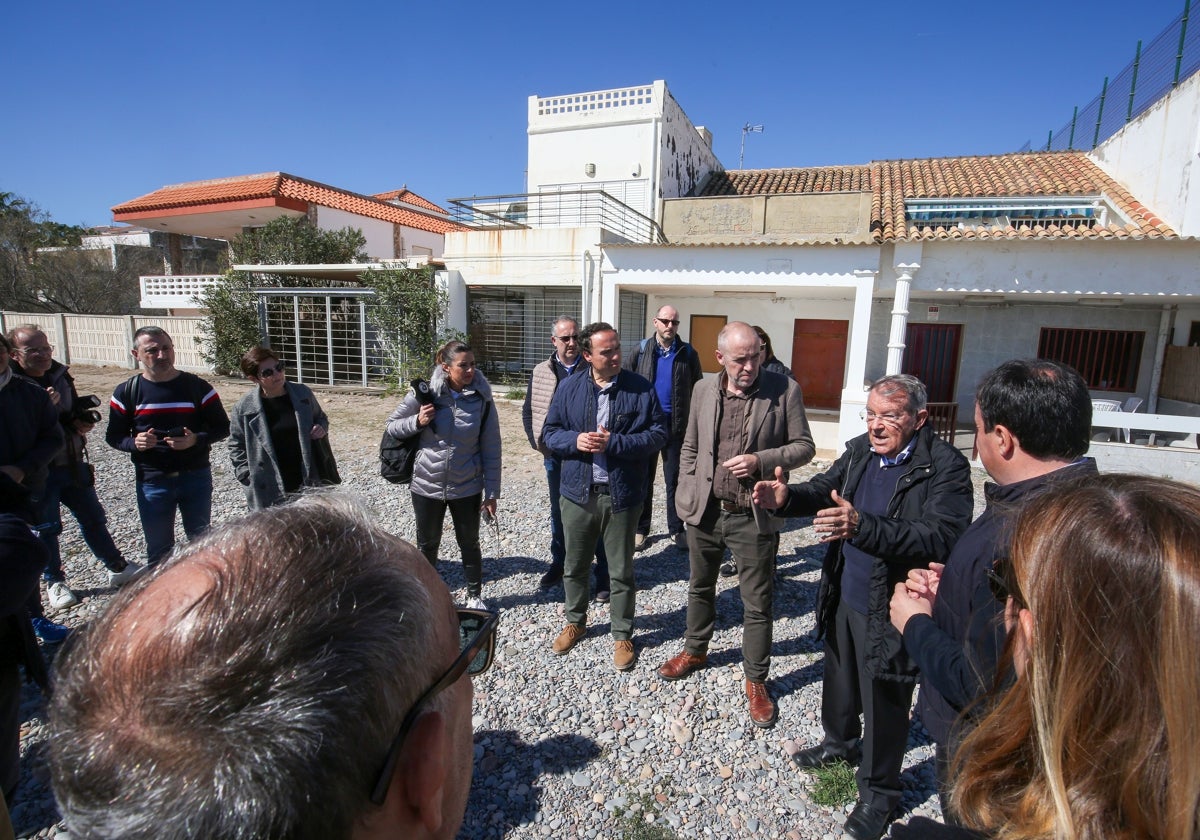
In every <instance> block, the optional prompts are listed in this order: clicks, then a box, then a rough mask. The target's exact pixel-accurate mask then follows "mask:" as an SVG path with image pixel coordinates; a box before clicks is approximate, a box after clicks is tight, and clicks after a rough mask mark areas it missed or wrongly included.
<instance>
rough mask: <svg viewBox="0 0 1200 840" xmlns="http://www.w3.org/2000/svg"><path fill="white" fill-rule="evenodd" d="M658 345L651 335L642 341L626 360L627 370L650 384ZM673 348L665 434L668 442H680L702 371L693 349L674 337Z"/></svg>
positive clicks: (652, 378)
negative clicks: (669, 418)
mask: <svg viewBox="0 0 1200 840" xmlns="http://www.w3.org/2000/svg"><path fill="white" fill-rule="evenodd" d="M657 342H658V339H656V338H655V337H654V336H650V337H649V338H647V339H644V340H642V341H641V342H640V343H639V344H638V348H637V349H636V350H634V351H633V352H632V353H630V354H629V358H627V359H626V360H625V369H626V370H632V371H634V372H635V373H640V374H641V375H642V376H644V377H645V378H646V379H648V380H650V384H651V385H653V384H654V377H655V376H657V375H658V353H656V352H655V350H654V348H655V347H656V346H657ZM675 349H676V352H675V356H674V358H672V359H671V428H669V429H667V432H668V434H670V436H671V440H683V436H684V434H685V433H686V432H687V421H688V413H689V412H690V410H691V406H692V389H693V388H695V387H696V383H697V382H699V381H700V380H701V379H703V378H704V371H703V370H701V368H700V357H699V356H698V355H697V354H696V348H694V347H692V345H690V344H688V343H687V342H686V341H684V340H683V339H682V338H680V337H679V336H675Z"/></svg>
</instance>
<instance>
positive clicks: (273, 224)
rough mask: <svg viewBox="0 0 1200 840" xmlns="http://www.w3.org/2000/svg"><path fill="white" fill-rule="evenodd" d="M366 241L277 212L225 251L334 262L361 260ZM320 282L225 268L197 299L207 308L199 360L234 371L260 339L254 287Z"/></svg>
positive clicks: (253, 258) (290, 261)
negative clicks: (245, 354) (322, 228)
mask: <svg viewBox="0 0 1200 840" xmlns="http://www.w3.org/2000/svg"><path fill="white" fill-rule="evenodd" d="M366 243H367V240H366V237H365V236H363V234H362V231H360V230H358V229H356V228H342V229H341V230H321V229H320V228H318V227H316V226H315V225H314V224H312V223H311V222H309V221H308V219H306V218H304V217H298V218H292V217H290V216H282V217H280V218H278V219H275V220H273V221H270V222H268V223H267V224H265V225H263V226H262V227H260V228H252V229H250V230H247V231H246V232H245V233H243V234H242V235H241V236H236V237H234V238H233V239H231V240H230V241H229V252H230V260H231V262H233V263H234V264H244V265H317V264H323V263H329V264H339V263H349V262H354V261H356V260H360V259H365V257H366V254H365V253H364V252H363V246H364V245H366ZM324 285H326V282H325V281H324V280H315V279H313V278H311V277H301V276H297V275H287V274H284V275H275V274H251V273H249V272H244V271H234V270H232V269H230V270H229V271H226V272H225V274H224V276H223V277H222V278H221V280H219V281H218V282H217V283H216V284H215V285H213V286H210V287H209V288H208V289H206V290H205V291H204V292H203V293H202V294H201V295H200V303H201V304H202V305H203V306H204V308H205V309H207V310H208V315H207V316H206V317H205V319H204V328H203V335H202V336H201V339H200V346H201V353H202V354H203V356H204V360H205V361H206V362H208V363H209V364H210V365H212V366H213V369H214V370H215V371H217V372H218V373H234V374H236V373H237V372H238V362H239V361H240V360H241V358H242V354H243V353H245V352H246V350H247V349H248V348H250V347H253V346H254V345H255V344H259V343H260V342H262V340H263V336H262V332H261V329H260V326H259V321H258V298H257V296H256V295H255V293H254V290H255V289H257V288H264V287H268V288H271V287H275V288H278V287H291V288H313V287H319V286H324Z"/></svg>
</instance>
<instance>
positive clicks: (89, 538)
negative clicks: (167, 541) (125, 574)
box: [33, 464, 126, 582]
mask: <svg viewBox="0 0 1200 840" xmlns="http://www.w3.org/2000/svg"><path fill="white" fill-rule="evenodd" d="M80 466H81V467H82V466H84V465H82V464H81V465H80ZM75 477H76V472H75V469H74V468H73V467H69V466H66V467H51V468H50V475H49V476H48V477H47V479H46V488H45V490H43V491H42V493H41V494H40V495H39V497H38V498H37V499H36V500H35V501H34V507H35V508H36V510H35V513H34V522H35V524H34V526H33V527H34V529H35V530H36V531H37V532H38V538H39V539H40V540H41V541H42V544H43V545H44V546H46V548H47V549H48V550H49V551H50V562H49V563H47V564H46V574H45V578H46V580H47V581H48V582H50V581H56V580H65V579H66V576H65V575H64V574H63V567H62V555H61V554H60V553H59V548H58V537H59V535H60V534H61V533H62V529H63V524H62V510H61V507H60V506H61V505H65V506H66V508H67V510H69V511H71V513H72V514H74V515H75V520H76V521H77V522H78V523H79V531H80V533H82V534H83V541H84V542H85V543H87V547H88V548H90V549H91V550H92V554H94V555H96V557H97V558H99V560H100V562H101V563H103V564H104V565H105V566H106V567H107V568H108V569H109V571H113V572H119V571H121V570H122V569H124V568H125V565H126V564H125V558H124V557H122V556H121V549H119V548H117V545H116V543H114V542H113V538H112V535H111V534H110V533H108V517H107V516H106V515H105V513H104V506H103V505H101V504H100V499H99V498H97V497H96V488H95V487H92V486H91V485H86V484H79V483H77V482H76V481H75Z"/></svg>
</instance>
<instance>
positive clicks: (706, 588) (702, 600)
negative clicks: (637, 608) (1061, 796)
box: [658, 321, 815, 728]
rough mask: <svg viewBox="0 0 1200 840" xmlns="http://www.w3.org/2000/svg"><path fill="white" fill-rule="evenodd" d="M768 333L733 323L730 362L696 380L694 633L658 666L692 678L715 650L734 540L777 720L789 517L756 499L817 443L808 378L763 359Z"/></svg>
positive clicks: (688, 461)
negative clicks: (777, 616) (782, 563)
mask: <svg viewBox="0 0 1200 840" xmlns="http://www.w3.org/2000/svg"><path fill="white" fill-rule="evenodd" d="M761 344H762V342H761V340H760V339H759V337H758V333H756V332H755V331H754V328H753V327H751V326H750V325H749V324H745V323H743V322H741V321H734V322H732V323H730V324H726V326H725V328H724V329H723V330H721V333H720V335H718V336H717V361H718V362H719V363H720V364H721V366H722V367H723V368H724V370H722V371H721V373H720V374H719V375H718V376H717V377H716V378H713V379H706V380H704V381H702V382H701V383H700V384H699V385H697V386H696V390H695V392H694V394H693V395H692V405H691V415H690V416H689V418H688V424H687V433H686V434H685V435H684V438H683V446H682V451H681V457H680V474H681V475H682V477H683V478H682V480H681V481H680V482H679V489H678V491H677V494H676V497H675V500H676V504H677V507H678V513H679V516H680V517H682V519H683V520H684V521H685V522H687V524H688V529H687V541H688V549H689V555H690V563H691V579H690V582H689V583H688V609H687V638H686V642H685V643H684V649H683V652H682V653H680V654H678V655H677V656H675V657H673V658H671V659H669V660H667V662H666V663H665V664H664V665H663V666H662V667H661V668H659V669H658V674H659V676H660V677H662V678H663V679H665V680H678V679H683V678H684V677H686V676H687V675H688V674H690V673H692V671H695V670H696V669H697V668H701V667H703V666H704V664H705V662H706V661H707V658H708V643H709V641H710V640H711V639H712V635H713V624H714V622H715V621H716V595H717V575H718V571H719V569H720V566H721V558H722V557H723V556H724V553H725V549H726V548H728V549H730V550H731V551H732V552H733V555H734V557H735V558H737V563H738V565H739V568H738V572H739V573H740V575H741V577H740V589H741V595H742V608H743V620H742V669H743V671H744V672H745V676H746V698H747V701H748V703H749V708H750V720H751V722H752V723H753V724H754V725H755V726H758V727H761V728H767V727H771V726H774V725H775V720H776V718H777V717H778V710H777V708H776V706H775V702H774V700H772V699H771V695H770V693H769V692H768V691H767V686H766V680H767V673H768V670H769V668H770V663H771V636H772V621H773V616H772V602H773V599H774V593H775V589H774V585H775V555H776V552H777V550H778V547H779V529H780V527H782V524H783V520H781V519H779V518H778V517H773V516H771V515H769V514H768V513H766V512H765V511H763V510H760V509H758V508H756V507H754V505H753V504H752V503H751V493H752V491H753V489H754V484H755V482H756V481H759V480H760V479H763V478H766V477H769V476H773V475H774V474H775V470H776V468H779V469H782V470H790V469H793V468H795V467H799V466H802V465H804V464H807V463H808V462H809V461H811V460H812V457H813V453H814V452H815V449H814V446H813V439H812V434H811V432H810V431H809V428H808V417H807V415H806V414H805V412H804V398H803V395H802V394H801V393H800V386H799V385H798V384H796V381H795V380H794V379H792V378H790V377H787V376H781V375H780V374H778V373H774V372H772V371H769V370H763V369H762V368H761V361H762V356H761V353H760V351H761Z"/></svg>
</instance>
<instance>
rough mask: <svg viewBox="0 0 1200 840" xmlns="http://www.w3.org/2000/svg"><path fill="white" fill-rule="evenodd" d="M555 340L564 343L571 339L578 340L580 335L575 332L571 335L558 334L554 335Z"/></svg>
mask: <svg viewBox="0 0 1200 840" xmlns="http://www.w3.org/2000/svg"><path fill="white" fill-rule="evenodd" d="M554 340H555V341H561V342H562V343H563V344H566V343H568V342H570V341H575V342H578V341H579V336H578V335H576V334H575V333H571V335H556V336H554Z"/></svg>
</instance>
